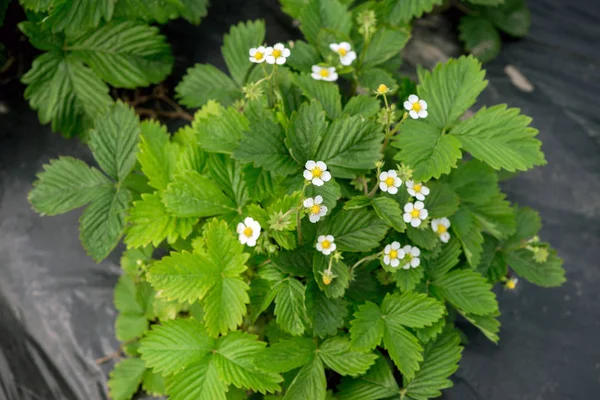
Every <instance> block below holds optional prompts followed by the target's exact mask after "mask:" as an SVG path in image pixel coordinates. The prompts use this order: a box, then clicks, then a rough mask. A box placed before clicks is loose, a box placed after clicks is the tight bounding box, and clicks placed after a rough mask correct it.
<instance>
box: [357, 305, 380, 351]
mask: <svg viewBox="0 0 600 400" xmlns="http://www.w3.org/2000/svg"><path fill="white" fill-rule="evenodd" d="M350 324H351V327H350V338H351V343H352V347H353V348H355V349H357V350H362V351H369V350H372V349H374V348H375V347H377V346H378V345H379V343H381V338H382V337H383V328H384V320H383V318H382V315H381V311H380V309H379V307H378V306H377V304H375V303H371V302H370V301H368V302H366V303H365V304H362V305H360V306H358V309H357V311H356V312H355V313H354V319H352V320H351V321H350Z"/></svg>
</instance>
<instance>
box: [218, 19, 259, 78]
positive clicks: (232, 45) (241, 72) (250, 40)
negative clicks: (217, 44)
mask: <svg viewBox="0 0 600 400" xmlns="http://www.w3.org/2000/svg"><path fill="white" fill-rule="evenodd" d="M264 40H265V23H264V21H248V22H246V23H243V22H240V23H239V24H238V25H234V26H232V27H231V28H230V29H229V33H226V34H225V36H224V37H223V47H221V53H223V58H224V59H225V64H226V65H227V69H229V73H230V74H231V77H232V78H233V80H234V81H235V82H236V83H237V84H238V85H239V86H242V85H243V84H244V83H245V82H246V77H247V75H248V71H250V67H252V63H251V62H250V61H249V60H248V51H249V50H250V49H251V48H253V47H258V46H261V45H262V44H263V43H264Z"/></svg>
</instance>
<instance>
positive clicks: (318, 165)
mask: <svg viewBox="0 0 600 400" xmlns="http://www.w3.org/2000/svg"><path fill="white" fill-rule="evenodd" d="M317 167H319V168H321V171H327V164H325V163H324V162H323V161H317Z"/></svg>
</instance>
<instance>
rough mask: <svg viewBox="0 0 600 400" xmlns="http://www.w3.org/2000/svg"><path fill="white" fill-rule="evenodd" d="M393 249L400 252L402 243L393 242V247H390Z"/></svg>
mask: <svg viewBox="0 0 600 400" xmlns="http://www.w3.org/2000/svg"><path fill="white" fill-rule="evenodd" d="M389 246H390V247H391V248H392V249H394V250H399V249H400V242H392V244H391V245H389Z"/></svg>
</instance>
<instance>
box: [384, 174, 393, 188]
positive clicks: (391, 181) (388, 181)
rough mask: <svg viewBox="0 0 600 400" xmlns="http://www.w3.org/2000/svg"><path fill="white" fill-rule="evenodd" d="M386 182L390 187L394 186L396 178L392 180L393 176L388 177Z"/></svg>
mask: <svg viewBox="0 0 600 400" xmlns="http://www.w3.org/2000/svg"><path fill="white" fill-rule="evenodd" d="M384 182H385V184H386V185H388V186H394V178H392V177H391V176H388V177H387V178H386V179H385V181H384Z"/></svg>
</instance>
